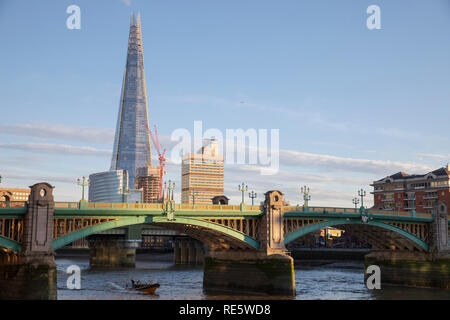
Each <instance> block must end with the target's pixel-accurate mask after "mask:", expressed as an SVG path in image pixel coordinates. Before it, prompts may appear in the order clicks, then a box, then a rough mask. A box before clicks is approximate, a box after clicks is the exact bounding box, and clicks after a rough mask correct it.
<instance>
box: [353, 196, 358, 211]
mask: <svg viewBox="0 0 450 320" xmlns="http://www.w3.org/2000/svg"><path fill="white" fill-rule="evenodd" d="M358 203H359V199H358V198H353V204H354V205H355V209H358Z"/></svg>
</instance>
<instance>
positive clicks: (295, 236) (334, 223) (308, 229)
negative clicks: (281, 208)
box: [284, 219, 429, 251]
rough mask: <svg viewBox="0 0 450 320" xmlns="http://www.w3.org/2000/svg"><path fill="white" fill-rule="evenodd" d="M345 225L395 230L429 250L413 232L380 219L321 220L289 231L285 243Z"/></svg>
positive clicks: (417, 245) (396, 232) (426, 244)
mask: <svg viewBox="0 0 450 320" xmlns="http://www.w3.org/2000/svg"><path fill="white" fill-rule="evenodd" d="M345 225H356V226H370V227H375V228H380V229H384V230H387V231H390V232H393V233H395V234H398V235H400V236H401V237H402V238H404V239H406V240H408V241H411V242H412V243H413V244H414V245H415V246H416V247H418V248H421V249H422V250H424V251H428V250H429V245H428V243H426V242H425V241H423V240H422V239H419V238H418V237H416V236H414V235H413V234H411V233H409V232H406V231H404V230H402V229H400V228H397V227H395V226H393V225H390V224H387V223H383V222H378V221H369V222H367V223H363V222H362V221H355V220H347V219H330V220H326V221H321V222H318V223H315V224H311V225H308V226H306V227H304V228H301V229H298V230H296V231H294V232H291V233H288V234H287V235H286V236H285V238H284V243H285V245H287V244H289V243H290V242H292V241H295V240H297V239H298V238H300V237H302V236H304V235H306V234H308V233H311V232H314V231H317V230H320V229H323V228H326V227H336V226H345ZM380 240H381V239H380ZM369 242H370V241H369Z"/></svg>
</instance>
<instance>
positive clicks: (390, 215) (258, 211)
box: [0, 201, 432, 222]
mask: <svg viewBox="0 0 450 320" xmlns="http://www.w3.org/2000/svg"><path fill="white" fill-rule="evenodd" d="M174 209H175V212H176V214H177V215H181V216H185V215H186V216H199V217H207V216H211V217H216V216H224V217H225V216H227V217H228V216H229V217H231V216H233V217H246V218H250V217H255V218H257V217H258V216H260V215H262V214H263V210H262V208H261V206H250V205H245V206H243V207H242V208H241V206H240V205H204V204H203V205H202V204H199V205H192V204H175V205H174ZM26 211H27V202H25V201H11V202H0V215H1V217H2V218H14V217H18V216H23V215H24V214H25V213H26ZM163 211H164V210H163V205H162V204H160V203H95V202H88V203H82V202H55V216H64V217H69V216H80V215H86V216H99V217H104V216H127V215H131V216H135V215H155V216H158V215H163ZM284 212H285V217H290V218H295V217H306V216H322V217H323V216H333V217H343V218H346V217H349V218H354V217H355V216H357V215H360V209H355V208H336V207H303V206H286V207H284ZM367 213H368V214H369V215H371V216H373V217H375V218H381V219H383V218H385V219H387V220H399V221H405V220H414V221H418V222H419V221H420V222H429V221H431V220H432V215H431V214H429V213H421V212H415V213H414V212H411V211H388V210H372V209H370V210H368V211H367Z"/></svg>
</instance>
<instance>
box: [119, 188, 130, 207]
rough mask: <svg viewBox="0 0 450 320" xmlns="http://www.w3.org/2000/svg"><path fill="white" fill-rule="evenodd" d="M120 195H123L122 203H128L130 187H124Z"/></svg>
mask: <svg viewBox="0 0 450 320" xmlns="http://www.w3.org/2000/svg"><path fill="white" fill-rule="evenodd" d="M119 194H121V195H122V203H127V201H128V200H127V195H129V194H130V192H129V191H128V187H125V186H124V187H122V188H120V192H119Z"/></svg>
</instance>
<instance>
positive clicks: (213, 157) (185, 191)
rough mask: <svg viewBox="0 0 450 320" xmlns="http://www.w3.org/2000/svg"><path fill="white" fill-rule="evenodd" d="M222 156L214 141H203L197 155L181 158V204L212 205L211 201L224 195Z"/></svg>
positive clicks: (192, 154) (191, 154) (190, 154)
mask: <svg viewBox="0 0 450 320" xmlns="http://www.w3.org/2000/svg"><path fill="white" fill-rule="evenodd" d="M223 160H224V158H223V155H220V154H219V146H218V144H217V141H215V140H213V139H212V140H205V141H204V144H203V147H202V148H201V149H200V150H199V152H198V153H189V154H186V155H184V156H183V157H182V163H181V202H182V203H188V204H192V203H193V202H194V201H195V203H196V204H212V199H213V198H214V197H216V196H222V195H223V194H224V192H223V191H224V190H223V181H224V171H223V167H224V166H223V163H224V162H223Z"/></svg>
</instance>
